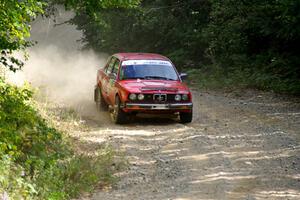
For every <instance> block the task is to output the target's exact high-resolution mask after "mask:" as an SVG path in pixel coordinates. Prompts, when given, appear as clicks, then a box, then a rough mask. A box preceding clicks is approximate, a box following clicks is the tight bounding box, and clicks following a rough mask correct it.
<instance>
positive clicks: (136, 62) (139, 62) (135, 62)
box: [122, 60, 172, 66]
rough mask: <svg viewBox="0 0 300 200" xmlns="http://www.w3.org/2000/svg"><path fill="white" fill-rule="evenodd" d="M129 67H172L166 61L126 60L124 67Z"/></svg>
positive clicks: (123, 63)
mask: <svg viewBox="0 0 300 200" xmlns="http://www.w3.org/2000/svg"><path fill="white" fill-rule="evenodd" d="M128 65H164V66H172V64H171V63H170V62H169V61H165V60H126V61H123V62H122V66H128Z"/></svg>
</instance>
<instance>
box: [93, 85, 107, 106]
mask: <svg viewBox="0 0 300 200" xmlns="http://www.w3.org/2000/svg"><path fill="white" fill-rule="evenodd" d="M94 100H95V102H96V107H97V110H99V111H107V110H108V105H107V103H106V102H105V100H104V98H103V96H102V93H101V89H100V88H99V87H97V88H95V91H94Z"/></svg>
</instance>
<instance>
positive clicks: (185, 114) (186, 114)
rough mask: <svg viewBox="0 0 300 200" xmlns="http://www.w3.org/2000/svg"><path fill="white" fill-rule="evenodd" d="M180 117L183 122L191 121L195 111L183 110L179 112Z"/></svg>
mask: <svg viewBox="0 0 300 200" xmlns="http://www.w3.org/2000/svg"><path fill="white" fill-rule="evenodd" d="M179 118H180V122H181V123H184V124H185V123H191V122H192V120H193V111H191V112H181V113H179Z"/></svg>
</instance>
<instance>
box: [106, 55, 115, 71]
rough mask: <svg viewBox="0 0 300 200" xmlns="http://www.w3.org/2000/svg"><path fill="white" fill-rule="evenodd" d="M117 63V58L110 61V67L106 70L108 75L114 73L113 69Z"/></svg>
mask: <svg viewBox="0 0 300 200" xmlns="http://www.w3.org/2000/svg"><path fill="white" fill-rule="evenodd" d="M115 61H116V58H115V57H112V58H111V59H110V62H109V64H108V67H107V68H106V70H105V72H106V74H110V73H111V72H112V69H113V67H114V64H115Z"/></svg>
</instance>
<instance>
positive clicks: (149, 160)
mask: <svg viewBox="0 0 300 200" xmlns="http://www.w3.org/2000/svg"><path fill="white" fill-rule="evenodd" d="M193 97H194V120H193V122H192V123H191V124H187V125H182V124H180V123H178V121H176V119H165V118H162V117H161V116H160V117H159V118H158V117H156V118H149V116H148V117H147V118H141V117H137V118H136V119H135V120H134V121H133V122H132V123H130V124H127V125H122V126H119V125H114V124H112V123H111V122H110V119H109V115H108V113H106V112H100V113H99V112H98V113H96V112H95V111H94V106H92V105H91V106H90V107H86V108H84V109H83V110H84V111H85V112H86V113H85V114H83V115H84V118H85V120H86V121H87V123H88V124H89V126H90V129H91V131H89V132H84V133H81V134H80V137H81V139H82V140H84V141H88V142H90V143H91V144H93V143H94V144H97V143H103V142H109V143H111V144H112V145H113V146H114V147H115V148H117V149H119V150H121V151H124V152H125V155H126V158H127V159H128V161H129V167H128V169H127V170H125V171H123V172H121V173H118V174H117V176H119V177H120V181H119V182H118V183H117V184H116V185H115V186H114V187H112V188H111V189H109V190H105V191H97V192H96V193H94V194H93V195H91V196H89V197H85V198H82V199H95V200H98V199H99V200H100V199H103V200H113V199H124V200H129V199H134V200H135V199H137V200H148V199H149V200H150V199H155V200H156V199H158V200H169V199H170V200H171V199H172V200H201V199H245V200H256V199H257V200H259V199H272V200H273V199H275V200H276V199H284V200H287V199H290V200H294V199H295V200H296V199H297V200H298V199H300V143H299V141H300V101H299V99H297V98H289V97H282V96H276V95H274V94H271V93H263V92H258V91H247V92H244V93H243V94H242V95H238V96H237V95H236V94H233V93H230V94H224V93H216V92H214V93H211V92H199V91H196V90H195V91H194V92H193ZM87 113H88V114H87ZM91 113H92V114H91ZM74 134H77V135H78V133H74Z"/></svg>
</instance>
